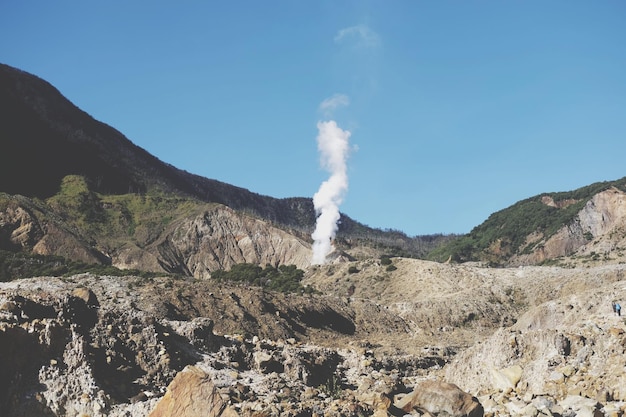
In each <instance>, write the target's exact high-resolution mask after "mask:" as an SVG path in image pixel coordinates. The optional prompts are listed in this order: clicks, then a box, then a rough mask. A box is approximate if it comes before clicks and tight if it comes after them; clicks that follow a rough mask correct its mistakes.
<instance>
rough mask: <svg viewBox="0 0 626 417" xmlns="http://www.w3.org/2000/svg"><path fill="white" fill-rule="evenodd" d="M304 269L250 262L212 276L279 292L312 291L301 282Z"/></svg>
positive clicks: (236, 265)
mask: <svg viewBox="0 0 626 417" xmlns="http://www.w3.org/2000/svg"><path fill="white" fill-rule="evenodd" d="M303 277H304V271H302V270H301V269H298V268H296V266H295V265H280V266H279V267H278V268H275V267H273V266H272V265H266V266H265V268H261V267H260V266H258V265H255V264H250V263H242V264H235V265H233V266H232V268H231V269H230V270H229V271H225V270H218V271H214V272H213V273H212V274H211V278H213V279H216V280H218V281H232V282H241V283H245V284H250V285H255V286H259V287H263V288H266V289H268V290H272V291H278V292H306V293H310V292H312V289H311V288H310V287H307V288H305V287H303V286H302V285H301V284H300V281H302V278H303Z"/></svg>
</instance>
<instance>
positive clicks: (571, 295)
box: [0, 258, 626, 417]
mask: <svg viewBox="0 0 626 417" xmlns="http://www.w3.org/2000/svg"><path fill="white" fill-rule="evenodd" d="M390 266H393V267H390ZM625 272H626V267H625V266H624V265H617V264H613V265H604V266H597V267H590V268H567V269H563V268H558V267H517V268H510V269H508V268H500V269H492V268H484V267H480V266H476V265H473V266H472V265H449V264H438V263H433V262H427V261H418V260H412V259H403V258H392V259H390V263H388V262H387V261H382V262H381V261H380V260H378V261H361V262H352V263H345V264H337V265H327V266H323V267H316V268H313V269H309V270H308V271H307V274H306V278H305V281H306V282H307V283H308V284H309V285H313V286H315V287H316V288H317V289H318V290H319V293H318V294H309V295H296V294H290V295H286V294H279V293H272V292H267V291H263V290H261V289H259V288H254V287H246V286H235V285H230V284H225V283H217V282H215V281H214V280H210V279H209V280H189V279H172V278H167V277H165V278H153V279H146V278H138V277H126V278H119V277H111V276H95V275H75V276H72V277H67V278H63V279H59V278H49V277H41V278H33V279H26V280H17V281H13V282H10V283H2V284H0V350H1V353H2V354H1V355H0V365H1V366H2V369H3V370H4V371H3V373H2V374H0V388H1V389H0V393H2V394H1V396H0V408H1V409H2V410H3V412H4V414H3V415H6V416H7V417H13V416H31V415H41V416H76V415H90V416H129V415H131V416H174V415H176V416H199V415H207V414H206V413H209V414H208V415H222V416H279V415H280V416H302V415H320V416H321V415H327V416H354V417H357V416H363V415H375V416H379V417H382V416H403V415H407V414H409V415H425V413H426V412H429V413H430V414H431V415H454V416H461V415H470V416H480V415H492V416H496V415H497V416H503V415H524V416H529V415H531V416H537V415H546V416H553V415H561V416H574V415H593V416H619V415H622V414H623V412H624V409H625V408H626V407H625V406H624V404H625V403H626V391H624V389H623V387H624V386H625V385H624V382H626V381H624V374H623V357H624V354H626V342H625V341H624V340H625V338H626V324H625V321H624V319H623V318H622V317H619V316H617V315H616V314H615V313H614V312H613V311H612V309H611V303H612V302H613V301H619V302H622V303H623V302H624V301H623V300H626V287H625V286H624V282H625V281H624V274H625ZM211 413H212V414H211ZM446 413H447V414H446Z"/></svg>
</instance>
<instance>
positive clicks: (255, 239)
mask: <svg viewBox="0 0 626 417" xmlns="http://www.w3.org/2000/svg"><path fill="white" fill-rule="evenodd" d="M154 249H155V250H156V253H158V257H159V259H160V262H161V264H162V265H163V267H164V268H165V269H166V270H169V271H178V270H179V271H180V272H185V273H188V274H189V275H193V276H194V277H195V278H208V277H209V276H210V274H211V272H212V271H215V270H218V269H230V267H231V266H233V265H234V264H236V263H253V264H257V265H267V264H270V265H279V264H285V265H296V266H297V267H299V268H304V267H306V266H308V265H310V263H311V250H310V246H309V244H307V243H305V242H304V241H302V240H300V239H298V238H296V237H295V236H293V235H291V234H288V233H286V232H284V231H283V230H280V229H277V228H274V227H272V226H271V225H269V224H268V223H267V222H264V221H262V220H258V219H255V218H252V217H248V216H242V215H239V214H236V213H235V212H234V211H233V210H231V209H229V208H227V207H217V208H214V209H212V210H207V211H205V212H204V213H203V214H202V215H200V216H197V217H195V218H190V219H187V220H185V221H182V222H180V223H179V224H178V225H176V227H175V228H174V229H173V230H172V231H171V232H169V233H168V234H167V235H166V236H165V237H164V238H163V239H162V240H161V241H160V242H159V243H158V244H156V245H155V246H154ZM150 250H151V251H152V249H150ZM181 268H182V269H181Z"/></svg>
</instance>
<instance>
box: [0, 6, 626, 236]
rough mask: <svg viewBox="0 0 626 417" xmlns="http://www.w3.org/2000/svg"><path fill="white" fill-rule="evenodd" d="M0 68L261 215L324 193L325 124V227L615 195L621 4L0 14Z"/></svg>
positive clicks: (428, 221)
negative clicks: (218, 184) (331, 186)
mask: <svg viewBox="0 0 626 417" xmlns="http://www.w3.org/2000/svg"><path fill="white" fill-rule="evenodd" d="M0 62H3V63H6V64H9V65H11V66H14V67H18V68H20V69H23V70H25V71H28V72H31V73H33V74H35V75H37V76H39V77H41V78H44V79H45V80H47V81H49V82H50V83H52V84H53V85H54V86H55V87H57V88H58V89H59V90H60V91H61V93H63V94H64V95H65V96H66V97H67V98H68V99H70V100H71V101H72V102H73V103H74V104H76V105H77V106H78V107H80V108H81V109H83V110H84V111H86V112H87V113H89V114H91V115H92V116H93V117H95V118H96V119H98V120H101V121H103V122H105V123H107V124H109V125H111V126H113V127H115V128H116V129H118V130H119V131H121V132H122V133H123V134H124V135H126V137H128V138H129V139H130V140H131V141H132V142H134V143H135V144H137V145H139V146H141V147H142V148H144V149H146V150H147V151H148V152H150V153H152V154H153V155H155V156H157V157H158V158H159V159H161V160H163V161H165V162H167V163H170V164H172V165H174V166H176V167H178V168H181V169H184V170H186V171H189V172H192V173H194V174H198V175H201V176H204V177H208V178H213V179H217V180H220V181H224V182H227V183H230V184H233V185H237V186H240V187H244V188H247V189H249V190H251V191H254V192H257V193H260V194H264V195H270V196H274V197H296V196H298V197H312V196H313V194H314V193H315V192H316V191H317V189H318V188H319V186H320V184H321V182H322V181H324V180H325V179H326V178H327V177H328V173H327V172H326V171H324V170H323V169H322V168H321V167H320V164H319V155H318V151H317V144H316V136H317V127H316V125H317V122H318V121H320V120H327V119H329V118H332V119H334V120H336V122H337V123H338V125H339V126H340V127H341V128H342V129H345V130H349V131H350V132H351V136H350V144H351V147H352V148H351V149H352V151H351V152H350V156H349V160H348V178H349V189H348V191H347V193H346V195H345V199H344V201H343V204H342V205H341V207H340V209H341V211H342V212H344V213H346V214H348V215H349V216H351V217H352V218H354V219H356V220H358V221H360V222H362V223H365V224H367V225H369V226H372V227H378V228H383V229H387V228H390V229H398V230H402V231H404V232H405V233H407V234H409V235H421V234H431V233H466V232H469V231H470V230H471V229H472V228H473V227H475V226H477V225H479V224H480V223H482V222H483V221H485V220H486V219H487V217H489V215H490V214H491V213H493V212H495V211H498V210H501V209H503V208H506V207H508V206H510V205H512V204H514V203H515V202H517V201H519V200H522V199H525V198H528V197H531V196H534V195H537V194H540V193H542V192H553V191H569V190H573V189H576V188H578V187H581V186H585V185H588V184H591V183H594V182H597V181H608V180H615V179H619V178H622V177H624V176H626V163H625V161H626V1H623V0H615V1H611V0H606V1H605V0H598V1H596V0H585V1H578V0H565V1H560V0H548V1H546V0H524V1H521V0H520V1H514V0H511V1H505V0H497V1H495V0H494V1H486V0H476V1H465V0H457V1H447V0H410V1H409V0H406V1H405V0H398V1H341V0H315V1H304V0H289V1H287V0H276V1H273V0H269V1H256V0H254V1H194V0H190V1H184V2H174V1H154V0H153V1H139V0H136V1H127V0H124V1H116V0H107V1H69V0H66V1H49V0H40V1H37V0H27V1H18V0H5V1H2V2H1V3H0ZM333 97H335V102H336V103H340V104H341V105H340V106H336V108H335V110H334V111H333V112H332V113H331V112H329V111H328V109H329V106H322V103H324V102H325V100H328V99H331V98H333ZM325 103H329V102H328V101H326V102H325ZM322 107H325V109H324V108H322ZM0 151H1V150H0Z"/></svg>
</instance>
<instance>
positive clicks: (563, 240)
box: [509, 187, 626, 265]
mask: <svg viewBox="0 0 626 417" xmlns="http://www.w3.org/2000/svg"><path fill="white" fill-rule="evenodd" d="M544 203H545V204H548V205H553V206H554V202H552V204H550V202H549V201H544ZM569 204H571V202H567V204H565V206H564V207H567V205H569ZM555 207H556V206H555ZM562 207H563V206H559V207H558V208H562ZM532 243H533V245H534V244H536V243H537V242H534V241H533V242H532ZM540 243H541V244H540V245H536V247H535V249H534V250H533V251H532V253H530V254H522V255H516V256H513V257H512V258H511V260H510V262H509V263H510V264H511V265H531V264H539V263H541V262H543V261H545V260H546V259H554V258H558V257H562V256H571V255H583V256H584V255H590V254H592V253H596V254H598V255H599V256H604V255H605V254H609V253H611V252H612V251H614V250H615V249H616V248H619V247H622V248H623V247H625V246H626V193H624V192H623V191H621V190H619V189H617V188H614V187H613V188H609V189H608V190H605V191H602V192H600V193H598V194H596V195H594V196H593V198H592V199H591V200H589V202H588V203H587V204H586V205H585V206H584V207H583V209H582V210H581V211H580V212H579V213H578V215H577V216H576V218H575V219H574V221H573V222H571V223H570V224H568V225H565V226H564V227H563V228H561V229H560V230H559V231H558V232H557V233H555V234H554V235H553V236H551V237H550V238H549V239H547V240H545V241H541V242H540Z"/></svg>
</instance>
